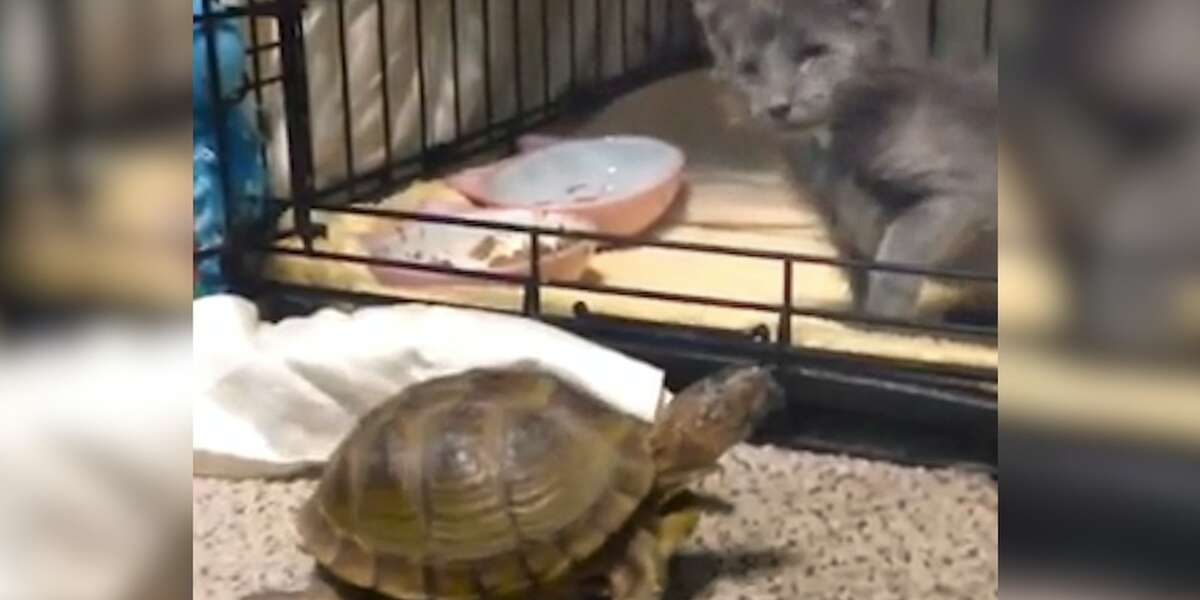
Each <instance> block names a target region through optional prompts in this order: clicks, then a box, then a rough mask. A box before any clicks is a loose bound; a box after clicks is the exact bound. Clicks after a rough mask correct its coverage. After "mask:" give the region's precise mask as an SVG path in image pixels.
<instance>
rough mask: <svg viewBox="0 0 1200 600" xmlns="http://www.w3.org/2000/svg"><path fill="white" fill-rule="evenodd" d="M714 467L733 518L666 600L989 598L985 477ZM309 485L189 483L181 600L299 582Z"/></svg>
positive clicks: (772, 461) (820, 465) (699, 542)
mask: <svg viewBox="0 0 1200 600" xmlns="http://www.w3.org/2000/svg"><path fill="white" fill-rule="evenodd" d="M722 466H723V467H724V472H723V473H722V474H720V475H714V476H713V477H711V478H710V479H708V480H706V481H705V482H704V483H703V484H702V486H701V488H702V489H703V490H704V491H705V492H707V493H709V494H711V495H713V496H715V497H717V498H720V499H723V500H725V501H726V502H728V503H730V504H731V505H732V510H731V511H728V512H725V513H714V514H710V515H707V516H705V518H704V519H703V520H702V521H701V525H700V527H699V529H698V531H697V532H696V534H695V535H694V536H693V537H692V539H691V540H690V541H689V542H688V543H687V545H686V547H685V548H684V549H683V551H682V552H681V553H680V554H679V555H678V556H677V557H676V559H675V560H674V562H673V564H672V572H673V576H672V581H671V584H670V587H669V590H668V594H667V597H666V600H716V599H727V600H773V599H787V600H802V599H812V600H825V599H829V600H834V599H844V600H871V599H921V600H925V599H929V600H934V599H943V598H944V599H951V598H953V599H963V600H986V599H988V598H996V597H997V567H996V564H997V562H996V554H997V550H996V545H997V513H996V508H997V489H996V485H995V484H994V483H993V482H992V480H991V479H989V478H987V477H986V476H983V475H979V474H972V473H963V472H957V471H950V470H936V471H935V470H926V469H921V468H910V467H902V466H897V465H893V464H888V463H880V462H871V461H866V460H858V459H849V458H841V457H836V456H829V455H820V454H813V453H808V452H797V451H791V450H783V449H779V448H771V447H752V446H741V447H738V448H736V449H734V451H732V452H731V453H730V454H729V455H727V456H726V457H725V459H724V460H723V461H722ZM312 485H313V483H312V482H311V481H309V480H301V481H296V482H286V483H285V482H263V481H256V480H252V481H240V482H230V481H223V480H215V479H196V480H195V481H194V484H193V511H194V512H193V515H194V520H193V523H194V525H193V567H192V569H193V574H192V575H193V595H192V597H193V598H196V599H197V600H232V599H235V598H238V597H240V596H241V595H243V594H247V593H254V592H258V591H262V590H264V589H267V588H283V589H297V588H300V587H303V586H304V585H305V582H306V580H307V578H308V576H309V574H310V573H311V568H312V561H311V559H309V558H308V557H307V555H305V554H303V553H302V552H301V551H300V550H299V549H298V548H297V546H296V537H295V534H294V533H293V529H292V527H291V521H290V518H291V514H292V511H294V510H295V509H296V508H297V507H298V506H299V504H300V503H301V502H302V501H303V499H304V497H305V495H306V494H307V493H308V492H309V491H310V490H311V489H312Z"/></svg>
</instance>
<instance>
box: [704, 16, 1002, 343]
mask: <svg viewBox="0 0 1200 600" xmlns="http://www.w3.org/2000/svg"><path fill="white" fill-rule="evenodd" d="M890 4H891V2H890V0H802V1H801V0H793V1H784V0H694V1H693V6H694V8H695V10H696V14H697V16H698V18H699V20H700V22H701V24H702V27H703V30H704V32H705V36H706V40H707V42H708V44H709V46H710V48H711V49H712V53H713V56H714V58H715V72H716V74H717V75H718V76H719V77H720V78H722V79H724V80H726V81H728V82H730V83H731V84H732V85H734V86H735V87H736V88H737V89H738V90H740V91H741V92H742V94H743V95H744V96H745V97H746V99H747V101H748V104H749V107H750V110H751V113H752V114H754V115H755V116H756V117H758V118H761V119H764V120H765V121H767V122H768V123H769V124H770V125H771V127H772V129H773V130H774V131H775V132H776V133H777V137H778V139H779V141H780V142H781V143H782V145H783V148H784V151H785V153H786V155H787V159H788V162H789V164H790V165H791V166H792V168H793V171H794V174H795V176H796V177H797V178H798V179H799V180H800V182H801V183H802V184H803V185H805V186H807V187H809V188H810V189H812V190H813V191H814V196H815V198H816V201H817V203H818V205H819V206H818V208H819V209H820V212H821V213H822V215H823V217H824V218H825V220H826V222H827V225H828V226H829V228H830V230H831V233H832V234H833V238H834V241H835V243H837V244H838V245H839V247H840V250H841V251H842V252H843V253H845V254H847V255H849V256H852V257H857V258H866V259H873V260H875V261H879V262H887V263H900V264H906V265H911V266H917V267H943V268H957V269H962V270H971V271H975V272H981V273H984V274H989V275H991V274H995V272H996V220H997V216H996V192H997V174H996V157H997V148H996V145H997V136H996V122H997V117H998V98H997V95H998V93H997V92H998V86H997V85H996V76H995V75H994V72H993V73H989V72H986V71H985V72H984V73H983V74H975V73H972V74H967V73H962V72H954V71H951V70H949V69H948V68H946V67H937V66H933V65H929V64H923V63H921V62H918V61H911V60H904V57H910V56H912V55H913V53H912V51H911V50H910V49H909V48H907V47H905V46H904V45H903V38H902V36H901V35H900V33H899V31H898V30H897V28H896V26H895V24H894V23H893V21H892V14H891V11H890V10H889V9H890ZM922 280H923V278H922V277H920V276H914V275H905V274H899V273H889V272H882V271H875V272H872V273H871V274H870V275H868V276H866V277H865V278H856V279H855V281H854V284H855V292H856V293H855V297H856V300H857V302H858V303H859V304H860V305H861V308H863V309H864V310H865V311H866V312H867V313H869V314H872V315H876V316H882V317H889V318H900V319H912V318H915V317H916V316H918V312H917V311H918V306H917V300H918V299H919V294H920V288H921V285H922ZM983 287H984V288H986V291H985V293H983V294H982V296H983V298H982V300H983V301H984V302H985V303H986V305H987V308H988V310H989V312H993V313H994V307H995V286H994V285H992V284H986V285H984V286H983ZM976 291H979V289H978V286H977V290H976ZM973 300H975V301H978V300H980V298H975V299H973ZM993 318H994V317H993Z"/></svg>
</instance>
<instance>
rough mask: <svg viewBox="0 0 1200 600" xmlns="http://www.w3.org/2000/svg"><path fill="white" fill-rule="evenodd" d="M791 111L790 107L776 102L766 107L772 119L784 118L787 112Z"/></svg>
mask: <svg viewBox="0 0 1200 600" xmlns="http://www.w3.org/2000/svg"><path fill="white" fill-rule="evenodd" d="M791 112H792V107H790V106H788V105H787V104H777V105H775V106H772V107H770V108H768V109H767V114H769V115H771V118H773V119H780V120H782V119H786V118H787V116H788V114H789V113H791Z"/></svg>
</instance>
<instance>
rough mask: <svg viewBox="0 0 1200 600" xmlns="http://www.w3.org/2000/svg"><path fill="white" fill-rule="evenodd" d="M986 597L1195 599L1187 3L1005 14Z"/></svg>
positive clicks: (1190, 8) (1199, 69) (1194, 75)
mask: <svg viewBox="0 0 1200 600" xmlns="http://www.w3.org/2000/svg"><path fill="white" fill-rule="evenodd" d="M1002 16H1003V19H1004V31H1005V35H1004V37H1003V38H1002V40H1001V46H1002V48H1003V56H1002V58H1001V61H1002V68H1003V69H1004V74H1003V79H1004V82H1003V85H1002V90H1003V91H1002V94H1003V106H1004V115H1005V123H1004V132H1003V136H1004V138H1005V145H1006V147H1007V152H1006V154H1007V157H1008V159H1009V164H1008V165H1007V167H1008V168H1006V169H1005V171H1006V173H1007V176H1006V178H1005V183H1004V185H1003V186H1002V187H1003V189H1002V192H1001V195H1002V205H1003V206H1005V207H1006V209H1011V212H1009V213H1008V214H1007V216H1008V218H1007V219H1006V220H1005V222H1004V224H1003V226H1002V236H1003V238H1002V239H1003V240H1004V241H1003V242H1002V248H1001V250H1002V253H1001V255H1002V257H1003V262H1002V263H1001V265H1000V267H1001V277H1000V280H1001V286H1000V290H1001V301H1002V303H1003V304H1002V307H1001V311H1002V313H1001V314H1002V317H1001V319H1002V321H1001V324H1002V335H1001V344H1002V346H1001V356H1002V358H1001V365H1002V368H1001V402H1002V403H1003V408H1002V411H1001V418H1002V423H1001V427H1002V431H1001V438H1000V439H1001V449H1000V451H1001V465H1002V467H1001V468H1002V482H1001V486H1002V495H1001V513H1002V517H1001V522H1002V523H1003V529H1002V534H1001V547H1000V552H1001V553H1000V556H1001V559H1000V560H1001V576H1002V584H1001V589H1002V590H1003V591H1004V597H1006V598H1183V597H1195V594H1196V590H1197V589H1200V588H1198V584H1200V569H1197V565H1200V563H1198V562H1197V559H1196V557H1198V556H1200V369H1198V368H1197V367H1198V366H1200V361H1197V357H1198V355H1200V260H1198V259H1200V236H1197V235H1196V232H1197V231H1200V35H1197V32H1198V31H1200V3H1198V2H1195V1H1194V0H1139V1H1137V2H1125V1H1121V0H1015V1H1010V2H1005V3H1004V5H1003V9H1002Z"/></svg>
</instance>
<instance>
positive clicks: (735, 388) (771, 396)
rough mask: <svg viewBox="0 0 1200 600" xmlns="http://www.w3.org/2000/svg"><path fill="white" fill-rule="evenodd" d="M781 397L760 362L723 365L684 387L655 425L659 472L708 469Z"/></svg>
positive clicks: (672, 474)
mask: <svg viewBox="0 0 1200 600" xmlns="http://www.w3.org/2000/svg"><path fill="white" fill-rule="evenodd" d="M782 399H783V392H782V390H781V388H780V387H779V384H778V383H776V382H775V378H774V377H773V376H772V374H771V369H769V368H767V367H761V366H751V367H730V368H726V369H723V370H721V371H718V372H717V373H714V374H712V375H710V376H708V377H705V378H704V379H701V380H700V381H697V382H696V383H693V384H692V385H690V386H688V387H687V388H686V389H684V390H683V391H682V392H680V393H679V394H678V395H677V396H675V398H674V400H672V401H671V403H670V404H668V405H667V407H666V409H665V410H664V411H663V414H662V416H661V418H660V419H659V421H658V423H657V426H656V429H655V434H654V450H655V460H656V462H657V466H658V470H659V474H660V475H661V476H663V477H666V478H667V479H676V478H678V477H684V478H691V476H698V475H702V474H704V473H706V472H708V471H711V470H712V469H713V468H714V467H715V466H716V463H717V460H718V459H719V458H721V455H722V454H724V453H725V452H726V451H727V450H729V449H730V448H731V447H733V446H734V445H735V444H737V443H738V442H741V441H743V440H745V439H746V438H747V437H748V436H749V435H750V432H751V431H753V429H754V426H755V425H756V424H757V423H758V422H759V421H760V420H761V419H762V417H763V416H764V415H765V414H766V413H767V412H769V411H770V409H772V408H774V407H775V406H778V405H779V404H780V403H781V402H782Z"/></svg>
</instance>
